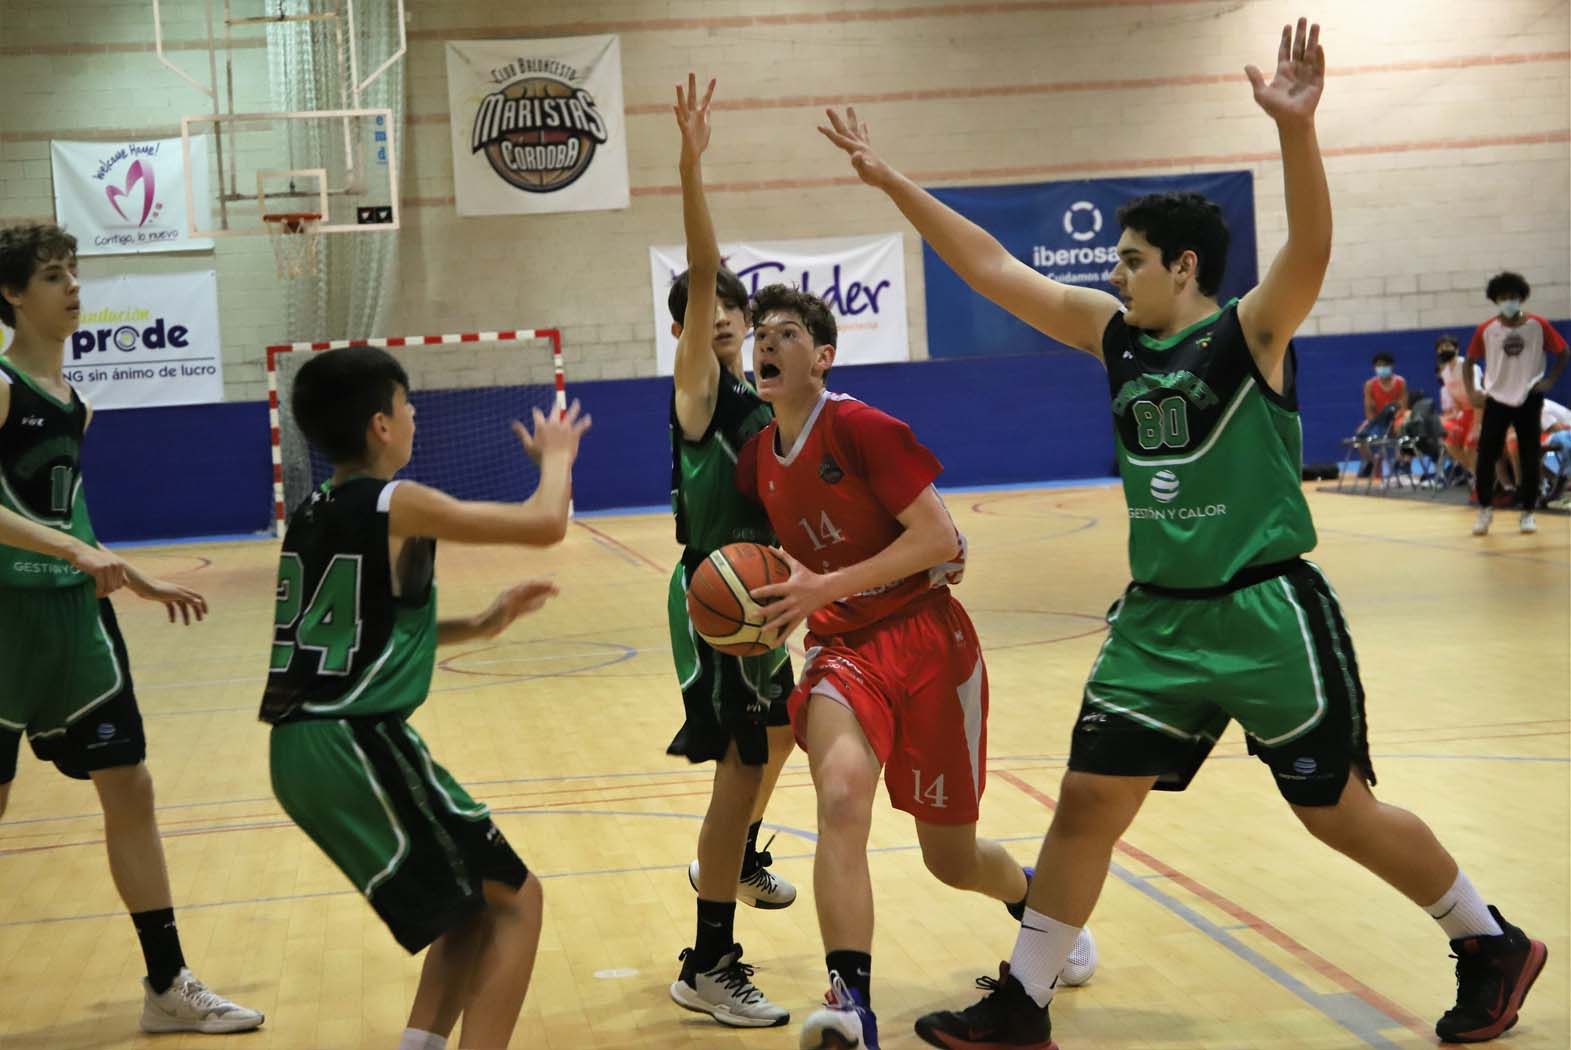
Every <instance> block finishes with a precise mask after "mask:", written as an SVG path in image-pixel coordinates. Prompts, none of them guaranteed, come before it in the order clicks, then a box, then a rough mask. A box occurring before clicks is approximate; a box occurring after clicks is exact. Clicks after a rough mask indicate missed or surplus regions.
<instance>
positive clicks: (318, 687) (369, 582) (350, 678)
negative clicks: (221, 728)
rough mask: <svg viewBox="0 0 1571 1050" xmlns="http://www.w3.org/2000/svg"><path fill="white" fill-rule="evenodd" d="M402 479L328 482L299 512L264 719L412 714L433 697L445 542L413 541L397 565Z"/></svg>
mask: <svg viewBox="0 0 1571 1050" xmlns="http://www.w3.org/2000/svg"><path fill="white" fill-rule="evenodd" d="M398 484H399V483H398V482H396V481H383V480H381V479H380V478H367V477H358V478H351V479H349V480H348V481H346V482H344V483H343V484H341V485H339V486H337V487H334V486H333V484H332V482H331V481H329V482H325V483H324V484H323V485H322V487H321V488H320V489H318V490H317V491H315V492H313V493H312V494H311V495H310V496H309V497H308V498H307V499H306V500H305V501H303V502H302V503H301V504H300V506H299V507H297V508H296V509H295V512H294V514H292V515H291V516H290V518H289V528H288V529H287V531H286V532H285V533H284V547H283V551H282V553H281V554H280V555H279V559H278V593H277V605H276V607H275V612H274V618H273V654H272V661H271V663H270V665H269V667H268V676H267V689H266V691H265V692H264V694H263V696H262V710H261V713H260V716H259V717H260V718H261V719H262V721H264V722H272V723H274V724H277V723H280V722H290V721H295V720H298V719H302V718H354V717H359V716H362V715H383V714H393V713H404V714H407V713H408V712H410V711H413V710H414V709H415V708H417V707H419V706H420V705H421V704H422V703H423V702H424V701H425V698H426V693H427V692H428V691H429V690H430V688H431V673H432V671H433V669H434V668H435V666H436V583H435V580H434V573H435V566H436V541H435V540H429V539H411V540H408V541H406V542H405V544H404V548H403V554H402V555H401V556H400V558H399V562H398V565H396V566H394V565H392V564H391V563H390V559H389V557H388V550H387V544H388V532H387V512H388V507H389V504H390V500H391V498H392V494H393V490H394V489H395V488H397V487H398ZM395 573H396V574H397V579H398V581H399V584H400V586H399V593H398V594H397V595H394V593H393V580H394V574H395Z"/></svg>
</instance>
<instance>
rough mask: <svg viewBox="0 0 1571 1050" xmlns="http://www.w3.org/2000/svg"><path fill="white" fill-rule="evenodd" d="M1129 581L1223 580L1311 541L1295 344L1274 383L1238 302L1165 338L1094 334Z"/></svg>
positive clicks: (1298, 551) (1119, 317) (1180, 584)
mask: <svg viewBox="0 0 1571 1050" xmlns="http://www.w3.org/2000/svg"><path fill="white" fill-rule="evenodd" d="M1102 360H1103V361H1104V362H1105V363H1106V365H1107V379H1108V386H1109V389H1110V391H1111V393H1112V407H1113V428H1114V432H1115V438H1116V444H1117V446H1118V462H1119V473H1120V474H1121V475H1122V476H1123V482H1124V499H1125V501H1126V502H1127V503H1128V504H1129V567H1130V571H1131V573H1132V574H1133V576H1134V578H1135V580H1137V581H1138V582H1141V583H1152V584H1157V585H1159V586H1163V587H1174V588H1185V589H1189V588H1208V587H1219V586H1221V585H1222V584H1224V583H1226V582H1227V581H1228V580H1230V579H1231V578H1232V577H1233V576H1234V574H1236V573H1237V572H1238V571H1239V570H1241V569H1244V568H1247V567H1249V566H1254V565H1266V564H1270V563H1272V562H1279V561H1286V560H1288V559H1290V558H1296V557H1298V556H1299V555H1302V554H1304V553H1305V552H1307V551H1310V550H1313V549H1314V546H1315V527H1314V522H1313V521H1311V520H1310V516H1309V505H1308V503H1307V502H1305V500H1304V490H1303V481H1302V477H1303V429H1302V427H1301V425H1300V423H1299V418H1298V401H1297V395H1296V392H1295V375H1294V372H1295V369H1296V367H1297V361H1296V356H1295V353H1294V349H1293V347H1292V345H1291V344H1289V345H1288V348H1287V356H1286V360H1285V362H1284V365H1283V369H1284V374H1285V377H1286V384H1285V387H1286V393H1285V394H1277V393H1276V392H1275V391H1273V390H1272V389H1271V387H1270V385H1269V384H1268V383H1267V382H1266V381H1265V378H1264V377H1263V376H1262V375H1261V374H1260V370H1259V369H1258V368H1257V367H1256V366H1255V360H1254V357H1253V356H1252V355H1251V354H1250V352H1249V347H1248V345H1247V344H1246V343H1245V341H1244V333H1243V329H1242V328H1241V327H1240V326H1239V322H1238V301H1237V300H1236V299H1235V300H1233V301H1232V302H1230V303H1228V304H1227V306H1225V307H1223V308H1222V309H1221V310H1219V311H1218V312H1217V313H1215V314H1213V315H1212V316H1210V317H1208V318H1206V319H1205V320H1203V321H1199V322H1197V323H1195V324H1193V325H1190V326H1189V327H1188V328H1186V329H1184V330H1183V331H1182V332H1179V333H1178V334H1177V335H1174V336H1172V337H1170V338H1168V339H1160V340H1159V339H1156V338H1154V337H1153V336H1151V335H1150V334H1149V333H1147V332H1143V331H1140V330H1139V329H1134V328H1131V327H1129V326H1128V325H1127V324H1125V323H1124V315H1123V314H1122V313H1119V314H1116V315H1114V317H1113V319H1112V320H1111V321H1109V322H1108V325H1107V328H1106V329H1105V330H1104V331H1103V333H1102Z"/></svg>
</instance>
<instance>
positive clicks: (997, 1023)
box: [916, 963, 1058, 1050]
mask: <svg viewBox="0 0 1571 1050" xmlns="http://www.w3.org/2000/svg"><path fill="white" fill-rule="evenodd" d="M976 986H977V987H978V988H981V989H983V990H984V991H986V992H987V995H986V996H985V997H983V999H982V1001H981V1002H978V1003H975V1004H974V1005H971V1006H968V1007H966V1008H965V1009H964V1010H961V1011H960V1012H959V1013H955V1012H954V1011H952V1010H944V1011H941V1012H939V1013H934V1014H926V1015H924V1016H923V1017H920V1018H918V1019H917V1022H916V1034H917V1035H919V1036H921V1037H922V1041H923V1042H925V1043H927V1044H928V1045H929V1046H941V1047H945V1048H946V1050H1058V1044H1057V1043H1055V1042H1053V1024H1052V1022H1051V1021H1050V1020H1048V1016H1047V1007H1045V1006H1038V1005H1036V1000H1035V999H1032V998H1031V996H1030V995H1029V994H1027V992H1026V990H1025V986H1024V985H1022V984H1021V983H1020V979H1019V978H1018V977H1014V976H1012V975H1011V974H1010V973H1009V964H1008V963H999V964H998V977H997V978H992V977H978V978H977V979H976Z"/></svg>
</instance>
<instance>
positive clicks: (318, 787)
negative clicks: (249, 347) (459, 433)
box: [259, 346, 589, 1050]
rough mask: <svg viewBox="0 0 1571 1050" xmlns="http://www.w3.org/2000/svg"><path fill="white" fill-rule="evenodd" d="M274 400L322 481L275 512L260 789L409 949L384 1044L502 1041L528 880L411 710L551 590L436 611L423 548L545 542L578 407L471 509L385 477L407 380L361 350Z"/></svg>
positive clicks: (318, 357)
mask: <svg viewBox="0 0 1571 1050" xmlns="http://www.w3.org/2000/svg"><path fill="white" fill-rule="evenodd" d="M289 403H290V409H291V410H292V411H293V412H294V416H295V420H296V421H297V422H298V423H299V424H300V429H301V431H302V432H303V433H304V434H305V437H306V440H307V441H308V442H310V444H311V447H312V448H314V449H316V450H317V451H318V452H320V453H322V454H323V455H324V456H326V457H327V459H328V460H329V461H330V462H331V463H332V465H333V473H332V476H331V477H329V478H328V479H327V480H326V481H325V482H323V483H322V485H321V487H320V488H318V489H317V490H316V491H315V492H313V493H311V495H310V496H309V497H307V498H306V499H305V500H303V501H302V502H301V503H300V505H299V506H298V507H296V508H295V509H294V512H293V513H292V514H291V515H290V517H289V526H288V529H287V530H286V532H285V533H284V543H283V551H282V552H281V553H280V555H279V559H278V589H277V593H276V605H275V608H274V617H273V622H274V628H273V645H272V655H271V659H270V662H269V665H268V676H267V687H266V690H265V691H264V693H263V696H262V706H261V711H260V716H259V717H260V718H261V719H262V721H264V722H267V723H269V724H270V725H271V726H272V727H273V728H272V731H271V733H270V734H269V737H270V742H269V751H270V754H269V766H270V768H271V771H272V783H273V794H274V795H275V796H276V797H277V798H278V801H279V804H280V805H282V806H283V808H284V812H286V813H288V814H289V818H290V819H291V820H293V821H294V822H295V823H296V824H297V825H299V827H300V830H302V831H304V832H305V833H306V834H307V835H308V836H310V838H311V840H312V841H313V842H315V843H316V844H317V846H319V847H320V848H321V850H322V852H324V853H326V854H327V856H328V858H329V859H330V860H332V862H333V863H334V864H335V865H336V866H337V867H338V869H339V870H340V871H342V872H343V873H344V875H345V876H346V877H348V879H349V881H350V882H351V883H352V884H353V885H354V887H355V888H356V889H357V890H359V891H360V892H361V893H363V894H364V895H365V897H366V899H367V901H369V902H370V904H371V907H372V908H373V909H374V910H375V911H376V914H377V916H378V917H379V918H381V920H382V921H383V922H384V923H385V924H386V925H387V927H388V929H389V930H390V931H391V932H392V934H393V937H394V938H395V939H396V940H397V941H398V943H399V944H400V945H402V946H403V947H404V949H405V950H406V951H408V952H410V953H411V954H413V953H415V952H418V951H420V950H421V949H425V948H427V947H428V946H429V950H428V951H426V957H425V963H424V965H423V967H422V968H421V971H420V984H419V987H418V989H417V990H416V992H415V1000H414V1004H413V1006H411V1008H410V1011H409V1023H408V1027H407V1028H406V1029H405V1030H404V1033H403V1036H402V1037H401V1039H400V1041H399V1044H398V1050H443V1048H445V1047H446V1046H447V1040H448V1037H449V1034H450V1033H451V1032H452V1030H453V1028H454V1026H455V1025H457V1023H458V1021H459V1018H460V1017H462V1018H463V1031H462V1033H461V1034H460V1037H459V1044H458V1045H459V1046H463V1047H498V1046H506V1045H507V1043H508V1040H509V1039H511V1038H512V1035H513V1027H514V1025H515V1024H516V1023H517V1021H518V1012H519V1010H520V1009H521V1008H522V1007H523V1004H524V995H525V993H526V992H527V991H528V988H529V976H530V973H531V971H532V970H533V968H534V962H535V949H536V947H537V946H538V944H539V940H540V920H541V909H542V906H543V901H542V896H541V892H540V880H539V878H538V877H535V878H531V877H530V875H529V869H528V868H526V867H525V866H524V863H523V861H521V860H520V859H519V858H518V855H517V854H516V853H514V852H513V848H512V847H511V846H509V845H508V843H507V840H506V839H505V838H503V837H502V832H501V830H500V829H499V828H498V827H497V826H496V825H495V824H494V823H493V822H492V820H491V812H490V810H489V809H488V808H487V807H486V806H485V805H483V804H482V803H479V802H476V801H475V800H474V799H473V798H472V797H471V796H470V795H469V793H468V792H467V791H465V790H464V788H463V787H462V786H461V785H460V784H459V783H458V782H457V781H456V780H455V779H454V778H453V777H452V775H451V774H449V773H448V772H447V770H445V769H443V768H442V767H441V766H440V765H438V764H437V763H436V762H435V760H433V759H432V757H431V752H430V751H429V750H428V749H427V748H426V745H425V741H424V740H422V739H421V738H420V734H418V733H416V732H415V730H414V728H413V727H412V726H410V725H409V717H410V716H411V715H412V714H413V713H414V711H415V710H416V709H417V708H418V707H419V706H420V705H421V704H422V703H424V702H425V699H426V695H427V694H428V692H429V691H430V688H431V675H432V672H433V671H434V670H435V667H436V647H437V646H439V645H453V644H459V643H462V642H467V641H471V640H473V639H476V638H492V637H495V636H496V635H498V634H500V633H501V632H502V631H503V630H504V629H505V628H506V627H507V626H508V625H509V624H511V623H512V622H513V621H514V620H515V619H517V618H518V617H519V616H521V615H523V614H525V613H528V612H532V611H534V610H536V609H538V608H539V607H540V606H541V605H543V604H544V603H545V602H546V601H547V600H548V599H549V598H550V597H551V596H552V595H554V594H555V593H556V586H555V585H554V584H552V583H551V582H550V581H548V580H527V581H524V582H522V583H519V584H517V585H515V586H513V587H510V588H508V589H507V590H505V591H503V592H502V593H501V594H500V595H498V596H497V598H496V600H495V601H493V602H492V603H491V605H490V606H489V607H488V608H486V609H485V610H484V611H482V612H480V613H477V614H474V615H471V616H465V617H451V618H448V619H443V620H438V619H437V615H436V612H437V609H436V580H435V573H436V543H437V541H438V540H448V541H452V542H455V543H509V544H519V545H523V546H529V547H548V546H550V545H552V544H554V543H557V542H559V541H560V540H561V539H562V536H563V535H564V534H565V533H566V531H567V518H568V504H569V495H570V491H571V487H572V468H573V461H574V459H575V458H576V457H577V455H578V443H579V439H580V437H581V436H582V435H583V432H584V431H585V430H587V429H588V428H589V417H588V416H580V414H579V408H578V403H577V402H576V401H575V402H573V404H572V406H571V407H570V408H569V409H568V410H567V412H566V413H564V414H562V415H561V416H560V417H558V416H557V415H556V414H555V413H553V415H552V418H550V419H547V418H546V417H545V416H543V415H542V414H541V412H540V410H539V409H535V412H534V430H533V432H532V433H531V432H530V431H529V430H528V429H527V428H525V427H524V426H523V424H521V423H514V424H513V429H514V432H515V433H516V434H517V437H518V440H519V442H520V443H521V444H522V445H523V451H524V452H525V453H527V454H528V455H529V456H530V458H532V459H533V460H535V462H536V463H537V464H539V467H540V483H539V485H538V486H537V487H536V489H535V491H534V493H533V495H531V496H530V497H529V498H528V499H527V500H525V501H524V502H522V503H518V504H511V503H487V502H468V501H462V500H457V499H454V498H452V497H451V496H448V495H445V494H444V493H442V492H439V491H437V490H436V489H433V488H428V487H426V486H424V485H420V484H417V483H415V482H413V481H403V480H397V479H395V477H394V475H396V474H397V473H398V472H399V471H400V470H402V469H403V468H404V466H405V465H406V464H408V462H409V457H410V453H411V451H412V448H413V445H414V438H415V409H414V406H413V405H412V404H410V402H409V377H408V376H407V375H406V374H405V372H404V369H403V367H402V366H401V365H400V364H399V363H398V361H397V360H396V359H395V358H394V357H393V356H392V355H391V354H389V353H388V352H387V351H385V350H381V349H377V348H375V347H369V346H358V347H349V348H346V349H342V350H327V351H322V352H320V353H317V354H315V355H313V356H312V358H311V360H309V361H308V362H306V364H305V365H304V366H303V367H302V368H301V369H300V372H299V374H298V375H297V376H296V377H295V385H294V390H293V391H292V392H291V394H290V398H289Z"/></svg>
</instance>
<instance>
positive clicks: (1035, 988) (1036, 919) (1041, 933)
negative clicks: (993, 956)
mask: <svg viewBox="0 0 1571 1050" xmlns="http://www.w3.org/2000/svg"><path fill="white" fill-rule="evenodd" d="M1079 936H1080V927H1078V926H1065V925H1064V924H1063V923H1061V922H1059V921H1058V920H1057V919H1050V918H1048V917H1047V916H1046V915H1043V914H1042V913H1041V912H1039V911H1035V910H1033V909H1031V908H1027V909H1026V913H1025V918H1023V919H1021V920H1020V936H1019V937H1016V938H1015V950H1014V953H1013V954H1012V955H1010V957H1009V972H1010V973H1011V974H1013V975H1014V976H1015V978H1016V979H1017V980H1019V981H1020V983H1021V984H1022V985H1024V986H1025V990H1026V993H1027V994H1028V995H1030V996H1031V998H1032V999H1033V1000H1035V1002H1036V1005H1038V1006H1046V1005H1047V1004H1048V1003H1049V1002H1051V1001H1052V999H1053V986H1054V985H1056V984H1057V983H1058V975H1059V973H1060V972H1062V971H1063V969H1064V963H1065V962H1067V961H1068V960H1069V953H1070V951H1071V950H1073V949H1074V946H1075V940H1076V939H1077V938H1078V937H1079Z"/></svg>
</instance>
